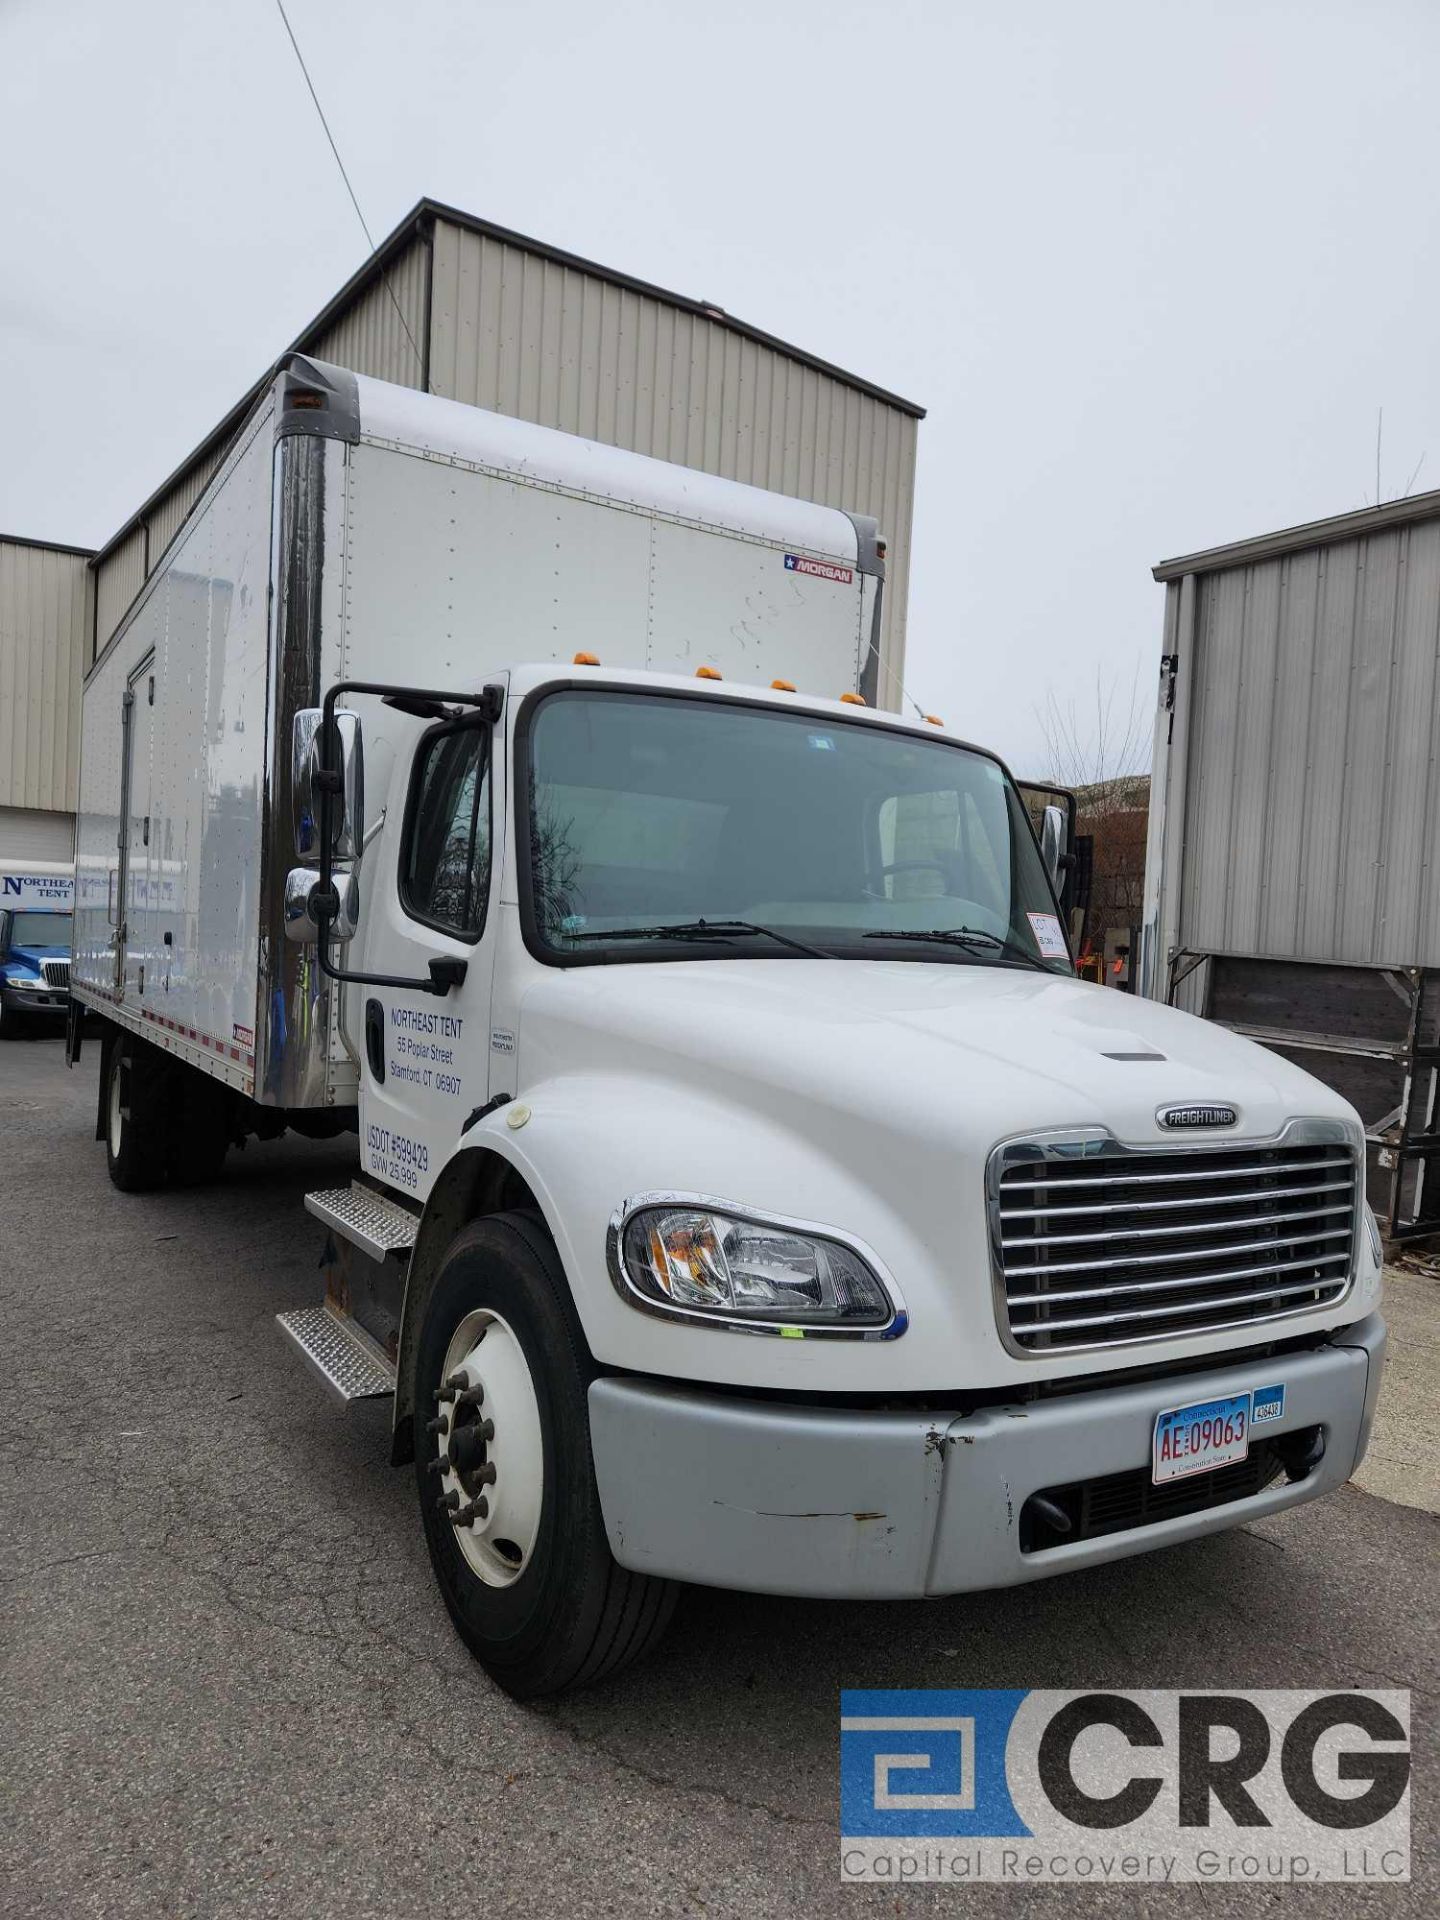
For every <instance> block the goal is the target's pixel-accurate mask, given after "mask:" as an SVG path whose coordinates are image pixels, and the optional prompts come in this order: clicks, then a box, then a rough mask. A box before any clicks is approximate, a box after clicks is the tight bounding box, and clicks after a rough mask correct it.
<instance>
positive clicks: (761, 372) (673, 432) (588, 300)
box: [86, 200, 924, 706]
mask: <svg viewBox="0 0 1440 1920" xmlns="http://www.w3.org/2000/svg"><path fill="white" fill-rule="evenodd" d="M293 349H299V350H300V351H302V352H305V353H310V354H314V355H315V356H316V357H317V358H319V359H322V360H332V361H335V362H337V363H338V364H339V365H341V366H345V367H349V368H351V369H352V370H353V371H354V372H356V373H364V374H369V375H371V376H372V377H373V378H376V379H380V380H391V381H394V382H396V383H397V384H400V385H404V386H412V387H419V388H421V389H422V390H424V391H426V392H429V393H437V394H442V395H444V396H445V397H446V398H447V399H452V400H460V401H463V402H465V403H466V404H467V405H470V406H477V407H487V408H490V409H492V410H493V411H495V412H498V413H507V414H511V415H513V416H515V417H516V418H518V419H522V420H532V421H535V422H537V423H538V424H540V425H542V426H549V427H559V428H561V429H563V430H564V431H565V432H567V433H578V434H583V435H585V436H586V437H588V438H590V439H593V440H601V441H604V442H606V443H607V444H609V445H612V446H619V447H626V448H629V449H630V450H631V451H633V452H637V453H647V454H653V455H655V456H657V457H658V458H660V459H664V460H675V461H679V462H680V463H682V464H683V465H685V466H691V467H699V468H700V469H702V470H703V471H705V472H707V473H715V474H720V475H722V476H724V477H725V478H727V479H734V480H744V481H748V482H750V483H751V484H752V485H755V486H761V487H769V488H773V489H774V490H776V491H778V492H781V493H789V494H795V495H799V496H801V497H803V498H805V499H810V500H817V501H819V502H821V503H822V504H823V505H826V506H834V507H842V508H845V509H848V510H849V511H851V512H853V513H863V514H871V515H873V516H874V517H875V518H876V519H877V520H878V521H879V522H880V526H881V530H882V532H883V533H884V534H885V535H886V537H887V539H888V541H889V558H888V562H887V579H886V589H885V602H884V623H883V629H882V635H881V673H880V697H881V700H882V701H883V703H884V704H885V705H887V706H891V705H894V704H896V700H897V695H898V685H899V680H900V678H901V676H902V674H903V660H904V648H905V603H906V584H907V573H908V567H909V553H910V528H911V514H912V507H913V498H914V487H915V441H916V428H917V426H918V423H919V421H920V420H921V419H922V418H923V417H924V409H923V408H922V407H919V406H916V405H915V404H914V403H913V402H912V401H909V400H902V399H900V398H899V397H898V396H897V395H895V394H892V393H887V392H886V391H885V390H884V389H883V388H881V387H877V386H874V385H872V384H871V383H870V382H869V381H866V380H862V379H859V378H857V377H856V376H855V375H853V374H848V373H844V372H842V371H841V370H840V369H839V368H838V367H833V366H830V365H829V364H828V363H826V362H825V361H823V360H819V359H817V358H816V357H815V356H814V355H813V354H808V353H805V352H802V351H801V350H800V349H798V348H796V347H790V346H786V345H785V344H784V343H783V342H782V341H779V340H775V339H773V338H772V337H771V336H770V335H768V334H765V333H762V332H761V331H760V330H759V329H758V328H755V327H751V326H748V325H746V324H745V323H744V322H743V321H740V320H736V319H734V318H733V317H732V316H731V315H729V314H727V313H725V312H724V311H722V309H720V308H719V307H714V306H708V305H706V304H704V303H703V302H701V301H698V300H690V299H686V298H684V297H682V296H681V295H678V294H673V293H667V292H665V291H663V290H662V289H661V288H659V287H653V286H649V285H647V284H646V283H645V282H644V281H641V280H635V279H632V278H630V277H629V276H628V275H626V274H622V273H615V272H612V271H611V270H610V269H609V268H606V267H600V266H596V265H595V264H594V263H593V262H592V261H588V260H582V259H579V258H577V257H576V256H575V255H573V254H568V253H562V252H560V251H558V250H557V249H555V248H553V247H546V246H544V245H542V244H541V243H540V242H538V241H535V240H529V239H526V238H525V237H524V236H523V235H521V234H517V233H512V232H510V231H509V230H508V229H506V228H504V227H497V226H494V225H492V224H491V223H490V222H488V221H485V220H478V219H476V218H474V217H473V216H472V215H470V214H467V213H461V212H459V211H457V210H456V209H454V208H452V207H446V206H442V205H440V204H439V203H438V202H435V201H432V200H422V201H421V202H420V203H419V205H418V206H416V207H415V208H414V209H413V211H412V212H411V213H409V214H408V215H407V216H406V218H405V219H404V220H402V221H401V222H400V225H399V226H398V227H396V229H395V231H394V232H393V233H392V234H391V235H390V236H389V238H388V239H387V240H385V241H384V242H383V244H382V245H381V246H380V247H379V248H378V249H377V251H376V253H375V254H374V255H373V256H372V258H371V259H370V260H369V261H367V262H366V264H365V266H364V267H363V268H362V269H361V270H360V272H359V273H357V274H356V275H355V277H354V278H353V279H352V280H351V281H350V282H349V284H348V285H347V286H345V287H344V288H342V290H341V291H340V292H339V293H338V294H337V295H336V296H335V298H334V299H333V300H332V301H331V302H330V304H329V306H327V307H326V308H325V310H324V311H323V312H322V313H321V314H319V315H318V316H317V317H316V319H314V320H313V321H312V322H311V323H310V325H309V326H308V327H306V328H305V330H304V331H303V332H302V333H301V334H300V335H299V337H298V338H297V339H296V340H295V341H294V342H292V350H293ZM268 378H269V370H268V369H267V371H266V373H265V374H264V375H263V376H262V377H261V379H260V380H258V381H257V382H256V384H255V386H254V387H253V388H252V389H251V390H250V392H249V393H247V394H246V395H245V396H244V397H243V398H242V399H241V400H240V401H239V402H238V403H237V404H236V406H235V407H234V408H233V409H232V410H231V411H230V413H229V414H227V415H226V417H225V418H224V420H222V421H221V422H220V424H219V425H218V426H217V427H216V429H215V431H214V432H213V433H212V434H210V435H209V436H208V438H207V439H206V440H204V441H203V442H202V443H201V445H200V446H199V447H197V448H196V449H195V451H194V452H193V453H192V454H191V455H190V456H189V457H188V459H187V460H186V461H185V462H184V464H183V465H182V466H180V467H179V468H177V470H176V471H175V472H174V473H173V474H172V475H171V476H170V478H169V479H168V480H167V481H166V482H165V484H164V485H163V486H162V487H161V488H160V489H159V490H158V491H157V492H156V493H154V494H152V495H151V497H150V498H149V499H148V500H147V501H146V502H145V504H144V505H143V506H142V507H141V508H140V509H139V511H138V512H137V513H136V514H135V515H134V516H133V518H132V519H130V520H128V521H127V522H126V524H125V525H124V526H123V527H121V528H120V530H119V531H118V532H117V533H116V535H115V536H114V538H113V539H112V540H110V541H109V542H108V543H107V545H106V546H105V547H103V548H102V549H101V551H100V552H99V554H98V555H97V556H96V558H95V562H94V572H95V591H94V596H93V603H92V606H93V619H92V627H91V632H90V634H89V637H88V641H87V647H86V657H87V664H88V662H89V661H91V660H93V659H94V658H95V656H96V653H97V652H98V651H99V649H100V648H102V647H103V646H104V644H105V642H106V640H108V638H109V637H110V635H111V634H112V633H113V632H114V630H115V628H116V626H117V625H118V624H119V622H120V619H121V617H122V616H123V614H124V613H125V610H126V608H127V607H128V606H129V604H130V602H131V600H133V599H134V597H135V595H136V594H137V593H138V592H139V590H140V588H141V586H142V585H143V584H144V582H145V580H146V578H147V576H148V574H149V573H150V572H151V571H152V570H153V568H154V567H155V566H156V564H157V563H158V561H159V559H160V556H161V554H162V553H163V552H164V550H165V548H166V546H167V545H168V544H169V542H170V540H171V539H172V538H173V537H174V535H175V533H176V531H177V530H178V528H179V526H180V524H181V522H182V521H183V520H184V518H185V515H186V514H187V513H188V512H189V510H190V508H191V507H192V506H193V505H194V503H195V501H196V500H197V499H198V498H199V497H200V495H201V493H202V492H203V491H204V489H205V486H206V483H207V482H208V481H209V479H210V477H211V476H212V474H213V473H214V472H215V470H216V468H217V467H218V466H219V464H220V461H221V459H222V457H223V456H224V453H225V450H226V448H227V447H228V445H229V443H230V440H231V437H232V436H233V435H234V433H235V432H236V430H237V429H238V427H239V425H240V423H241V421H242V420H243V419H244V417H245V414H246V413H247V412H248V410H249V407H250V405H251V402H252V401H253V400H254V398H255V397H256V395H257V394H258V393H259V391H260V390H261V388H262V387H263V386H264V384H265V382H266V381H267V380H268Z"/></svg>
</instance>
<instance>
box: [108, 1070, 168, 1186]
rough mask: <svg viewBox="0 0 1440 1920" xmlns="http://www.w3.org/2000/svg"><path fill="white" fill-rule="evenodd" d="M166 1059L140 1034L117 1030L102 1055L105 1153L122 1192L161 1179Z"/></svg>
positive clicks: (163, 1148)
mask: <svg viewBox="0 0 1440 1920" xmlns="http://www.w3.org/2000/svg"><path fill="white" fill-rule="evenodd" d="M166 1065H167V1062H166V1061H165V1059H164V1057H163V1055H160V1054H157V1053H156V1052H155V1051H154V1049H153V1048H151V1047H147V1046H146V1045H145V1043H144V1041H143V1040H136V1039H133V1038H132V1037H131V1036H130V1035H129V1034H119V1035H117V1036H116V1038H115V1039H114V1040H113V1041H112V1042H111V1044H110V1048H109V1051H108V1053H107V1054H106V1057H105V1072H106V1076H107V1084H106V1088H105V1158H106V1162H107V1164H108V1166H109V1169H110V1178H111V1179H112V1180H113V1181H114V1182H115V1185H116V1186H117V1187H119V1188H120V1190H121V1192H122V1193H146V1192H148V1191H149V1190H150V1189H151V1188H152V1187H158V1186H160V1185H161V1184H162V1183H163V1182H164V1179H165V1145H166V1119H167V1116H166V1111H165V1106H166V1102H165V1081H166V1078H167V1075H166V1071H165V1069H166Z"/></svg>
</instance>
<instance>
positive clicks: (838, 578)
mask: <svg viewBox="0 0 1440 1920" xmlns="http://www.w3.org/2000/svg"><path fill="white" fill-rule="evenodd" d="M785 571H786V572H787V573H810V574H814V576H815V578H816V579H817V580H834V581H835V582H836V583H837V584H838V585H840V586H842V587H848V586H849V584H850V582H851V581H852V580H853V579H854V578H855V575H854V573H853V572H852V571H851V569H850V568H849V567H837V566H836V565H835V563H834V562H833V561H831V560H807V559H806V558H805V556H804V554H803V553H787V554H786V556H785Z"/></svg>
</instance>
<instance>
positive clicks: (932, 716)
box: [925, 713, 945, 727]
mask: <svg viewBox="0 0 1440 1920" xmlns="http://www.w3.org/2000/svg"><path fill="white" fill-rule="evenodd" d="M925 724H926V726H927V727H943V726H944V724H945V722H944V721H943V720H942V719H941V718H940V716H939V714H938V713H927V714H926V716H925Z"/></svg>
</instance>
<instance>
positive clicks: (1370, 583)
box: [1179, 520, 1440, 966]
mask: <svg viewBox="0 0 1440 1920" xmlns="http://www.w3.org/2000/svg"><path fill="white" fill-rule="evenodd" d="M1197 591H1198V608H1197V619H1196V634H1195V654H1194V684H1193V691H1192V698H1191V713H1190V752H1189V779H1188V783H1187V785H1188V792H1187V796H1186V821H1185V840H1184V851H1183V874H1182V878H1181V889H1182V891H1181V910H1180V927H1179V944H1180V946H1182V947H1185V948H1189V949H1192V950H1204V951H1212V952H1221V953H1236V954H1252V955H1264V956H1268V957H1272V958H1280V959H1297V960H1328V961H1335V962H1348V963H1353V964H1360V965H1363V964H1381V965H1399V966H1413V965H1420V966H1440V853H1437V848H1440V768H1437V765H1436V761H1437V728H1440V671H1437V652H1440V520H1428V521H1419V522H1415V523H1413V524H1411V525H1408V526H1401V527H1397V528H1394V529H1392V530H1389V531H1386V532H1381V533H1375V534H1372V535H1370V536H1369V537H1368V538H1365V539H1356V540H1346V541H1341V542H1338V543H1336V544H1333V545H1329V546H1325V547H1320V548H1312V549H1309V550H1307V551H1303V552H1298V553H1292V554H1288V555H1285V556H1284V557H1281V558H1276V559H1270V560H1265V561H1262V562H1258V563H1256V564H1255V565H1252V566H1246V567H1236V568H1233V569H1230V570H1228V571H1222V572H1217V573H1210V574H1202V575H1200V576H1199V577H1198V579H1197Z"/></svg>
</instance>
